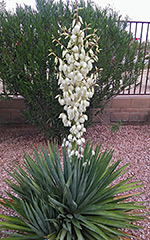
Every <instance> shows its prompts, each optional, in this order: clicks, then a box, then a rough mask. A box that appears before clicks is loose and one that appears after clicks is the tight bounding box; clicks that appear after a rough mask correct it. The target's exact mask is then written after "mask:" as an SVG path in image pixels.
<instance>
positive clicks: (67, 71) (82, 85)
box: [56, 14, 98, 157]
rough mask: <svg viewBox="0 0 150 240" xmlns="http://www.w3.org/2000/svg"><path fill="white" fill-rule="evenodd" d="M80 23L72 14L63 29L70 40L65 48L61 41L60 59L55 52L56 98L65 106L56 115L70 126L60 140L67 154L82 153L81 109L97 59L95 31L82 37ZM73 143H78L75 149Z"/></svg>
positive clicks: (93, 80)
mask: <svg viewBox="0 0 150 240" xmlns="http://www.w3.org/2000/svg"><path fill="white" fill-rule="evenodd" d="M81 24H82V18H81V17H80V16H78V15H77V14H76V19H74V20H73V23H72V31H71V33H70V34H68V33H67V32H65V33H63V35H66V36H67V37H69V38H70V40H69V42H68V45H67V48H64V46H63V45H62V48H64V50H63V51H62V59H60V58H58V57H57V56H56V63H57V60H58V59H59V74H58V84H59V86H60V89H61V90H62V95H58V96H57V98H58V101H59V103H60V104H61V105H63V106H64V110H65V113H61V114H60V116H59V118H61V119H62V121H63V124H64V126H66V127H70V134H69V135H68V137H67V139H64V141H63V145H65V146H66V147H67V149H68V154H69V156H70V157H71V156H73V155H76V156H79V157H80V156H82V152H83V148H82V145H83V144H84V143H85V139H84V137H83V134H84V133H85V132H86V129H85V127H84V122H85V121H86V120H87V119H88V117H87V115H86V114H85V112H86V108H87V107H88V106H89V105H90V98H92V96H93V94H94V84H95V83H96V78H97V75H98V73H97V71H95V73H92V71H91V70H92V69H93V63H94V61H97V56H96V54H95V53H94V52H93V48H95V47H96V53H97V52H98V45H97V41H98V38H97V36H96V35H95V33H93V34H91V35H88V36H86V37H85V30H86V28H85V29H83V30H81ZM90 37H91V38H90ZM57 42H58V41H57ZM76 146H79V148H78V151H77V150H76V149H77V148H76Z"/></svg>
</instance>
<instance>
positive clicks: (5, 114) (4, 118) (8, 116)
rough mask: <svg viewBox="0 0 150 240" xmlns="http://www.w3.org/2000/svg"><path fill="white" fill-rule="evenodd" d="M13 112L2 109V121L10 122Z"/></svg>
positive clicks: (0, 114)
mask: <svg viewBox="0 0 150 240" xmlns="http://www.w3.org/2000/svg"><path fill="white" fill-rule="evenodd" d="M10 122H11V114H10V112H9V111H8V110H4V109H0V123H10Z"/></svg>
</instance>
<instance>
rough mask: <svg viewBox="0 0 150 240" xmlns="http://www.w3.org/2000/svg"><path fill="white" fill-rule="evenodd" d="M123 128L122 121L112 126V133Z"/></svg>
mask: <svg viewBox="0 0 150 240" xmlns="http://www.w3.org/2000/svg"><path fill="white" fill-rule="evenodd" d="M121 126H122V120H120V121H119V122H117V123H116V124H112V126H111V132H112V133H115V132H117V131H118V130H119V128H120V127H121Z"/></svg>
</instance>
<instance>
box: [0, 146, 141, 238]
mask: <svg viewBox="0 0 150 240" xmlns="http://www.w3.org/2000/svg"><path fill="white" fill-rule="evenodd" d="M112 155H113V151H105V152H102V151H101V145H97V147H96V149H95V155H93V144H90V143H89V142H87V143H86V145H85V148H84V153H83V157H81V158H79V157H75V156H74V157H73V158H70V157H69V156H68V153H67V150H66V148H65V147H63V149H62V157H61V156H60V153H59V151H58V149H56V148H55V147H51V146H50V143H48V145H46V144H45V146H41V147H40V148H39V149H38V150H36V149H34V157H33V158H32V157H31V156H29V155H28V154H25V160H24V166H23V167H20V166H19V165H16V166H15V168H14V169H11V171H10V172H9V174H10V176H11V177H12V178H13V179H14V180H15V181H16V182H17V183H16V184H15V183H13V182H14V181H13V180H9V179H7V183H8V184H9V186H10V187H11V188H12V189H13V191H14V193H15V195H14V194H11V193H8V196H9V198H10V200H8V199H5V198H1V201H0V203H1V205H3V206H4V207H5V208H8V212H9V209H11V210H13V211H14V213H13V214H12V213H11V214H10V216H8V215H0V217H1V218H2V219H3V220H2V221H1V222H0V225H1V230H3V231H4V230H15V231H13V232H10V231H8V232H7V231H6V233H7V234H9V235H8V236H7V237H5V238H4V239H15V240H16V239H30V240H32V239H41V240H42V239H47V240H54V239H55V240H63V239H64V240H83V239H85V240H96V239H98V240H101V239H102V240H103V239H106V240H113V239H114V240H115V239H126V238H127V239H130V236H129V235H128V234H126V233H124V232H123V231H122V229H137V228H139V227H138V226H136V225H135V224H133V222H134V221H136V220H141V219H143V215H142V214H141V215H139V213H138V214H136V211H135V210H137V209H144V206H142V205H139V204H138V203H136V202H126V200H127V199H129V198H130V197H132V196H133V195H136V194H139V193H133V194H125V193H124V192H126V191H129V190H133V189H136V188H139V187H141V186H142V185H141V184H140V183H139V182H132V183H131V182H130V180H131V178H127V179H126V180H121V181H120V182H119V183H117V184H116V183H115V184H114V183H113V182H114V180H116V179H117V178H118V177H120V176H122V175H123V174H124V172H125V171H126V169H127V167H128V164H126V165H124V166H122V167H120V168H119V167H118V165H119V163H120V160H118V161H112ZM125 237H126V238H125Z"/></svg>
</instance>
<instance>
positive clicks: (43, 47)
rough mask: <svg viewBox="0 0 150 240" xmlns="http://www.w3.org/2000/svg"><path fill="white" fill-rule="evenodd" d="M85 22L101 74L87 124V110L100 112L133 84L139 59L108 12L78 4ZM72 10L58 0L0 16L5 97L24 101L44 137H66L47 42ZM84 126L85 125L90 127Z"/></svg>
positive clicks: (122, 28) (0, 64)
mask: <svg viewBox="0 0 150 240" xmlns="http://www.w3.org/2000/svg"><path fill="white" fill-rule="evenodd" d="M80 5H81V6H82V7H83V8H84V10H82V11H80V15H81V16H82V18H83V20H84V22H87V23H91V28H92V31H93V29H95V28H96V29H98V31H97V35H99V36H100V37H101V38H100V41H99V45H100V48H101V49H102V51H101V52H100V54H99V62H98V67H102V68H103V71H102V72H101V74H100V75H99V78H98V79H97V84H98V85H97V86H96V87H95V94H94V97H93V99H92V102H91V106H90V108H89V109H88V110H87V114H88V115H89V122H90V120H91V108H93V107H94V108H100V109H101V110H103V108H104V106H105V104H106V103H107V102H108V101H109V99H110V98H111V97H113V96H115V95H117V94H118V93H119V92H120V91H122V90H123V89H124V88H125V87H127V86H129V85H130V84H131V83H133V82H135V81H136V80H137V76H138V75H139V72H140V69H141V63H142V58H141V56H138V57H139V58H138V57H137V60H136V61H135V57H136V55H137V44H136V42H135V41H134V40H133V37H132V35H131V34H128V33H127V32H126V30H125V28H126V23H122V22H120V17H119V16H118V14H117V13H115V12H113V11H110V10H109V9H105V10H101V9H99V8H97V7H96V8H94V6H93V5H92V3H91V2H88V4H87V6H86V5H85V2H84V1H81V2H80ZM74 8H75V6H70V5H69V2H67V3H66V4H64V3H62V1H60V2H59V3H55V2H54V1H53V0H49V1H46V0H37V11H33V10H32V9H31V8H30V7H27V6H25V7H24V8H21V7H17V10H16V13H8V12H6V13H5V14H1V17H0V25H1V32H0V52H1V61H0V78H1V79H2V81H3V84H4V86H5V90H4V95H6V94H7V93H8V92H9V93H11V94H20V95H22V96H23V97H24V99H25V104H26V110H25V113H24V115H25V116H26V118H27V120H28V121H29V122H30V123H32V124H35V125H36V126H38V127H39V129H40V130H41V131H43V133H44V134H46V135H47V136H48V137H49V138H50V137H51V138H53V137H55V138H57V137H58V138H59V137H62V136H64V135H65V134H67V131H68V129H67V128H64V126H63V124H62V122H61V120H60V119H58V116H59V114H60V113H61V112H62V111H63V108H62V106H60V105H59V103H58V101H57V99H55V96H56V95H57V94H58V93H59V89H58V85H57V79H56V75H55V70H54V58H53V57H49V56H48V54H49V49H53V51H54V52H56V53H57V54H58V55H60V54H61V51H60V48H59V47H58V48H56V47H55V45H54V44H53V42H52V34H53V35H54V36H55V37H56V38H57V35H58V30H59V29H60V26H66V27H67V28H68V27H69V26H70V24H71V22H72V19H73V11H72V9H74ZM89 122H88V123H89Z"/></svg>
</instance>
